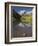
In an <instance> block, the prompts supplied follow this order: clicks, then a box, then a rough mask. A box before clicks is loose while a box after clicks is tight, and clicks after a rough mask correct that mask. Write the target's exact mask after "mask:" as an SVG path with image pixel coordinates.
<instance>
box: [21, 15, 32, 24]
mask: <svg viewBox="0 0 38 46" xmlns="http://www.w3.org/2000/svg"><path fill="white" fill-rule="evenodd" d="M21 22H22V23H26V24H29V23H30V24H32V15H23V16H22V17H21Z"/></svg>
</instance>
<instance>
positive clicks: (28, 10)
mask: <svg viewBox="0 0 38 46" xmlns="http://www.w3.org/2000/svg"><path fill="white" fill-rule="evenodd" d="M13 9H15V11H16V12H17V13H19V14H22V13H24V12H28V13H29V12H32V9H33V8H32V7H17V6H12V7H11V10H12V12H13Z"/></svg>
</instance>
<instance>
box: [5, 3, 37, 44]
mask: <svg viewBox="0 0 38 46" xmlns="http://www.w3.org/2000/svg"><path fill="white" fill-rule="evenodd" d="M9 4H21V5H35V6H36V40H35V41H23V42H22V41H20V42H9ZM6 13H7V15H6ZM6 23H7V24H6ZM6 26H7V29H6ZM6 31H7V32H6ZM29 42H30V43H31V42H37V4H31V3H19V2H5V44H13V43H29Z"/></svg>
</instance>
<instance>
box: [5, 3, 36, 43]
mask: <svg viewBox="0 0 38 46" xmlns="http://www.w3.org/2000/svg"><path fill="white" fill-rule="evenodd" d="M5 7H6V8H5V10H6V14H5V15H6V22H7V23H6V29H7V30H6V32H5V34H6V37H5V38H6V42H7V43H22V42H23V43H24V42H32V41H37V34H36V33H37V19H36V17H37V5H36V4H28V3H26V4H25V3H9V2H8V3H6V4H5Z"/></svg>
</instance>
